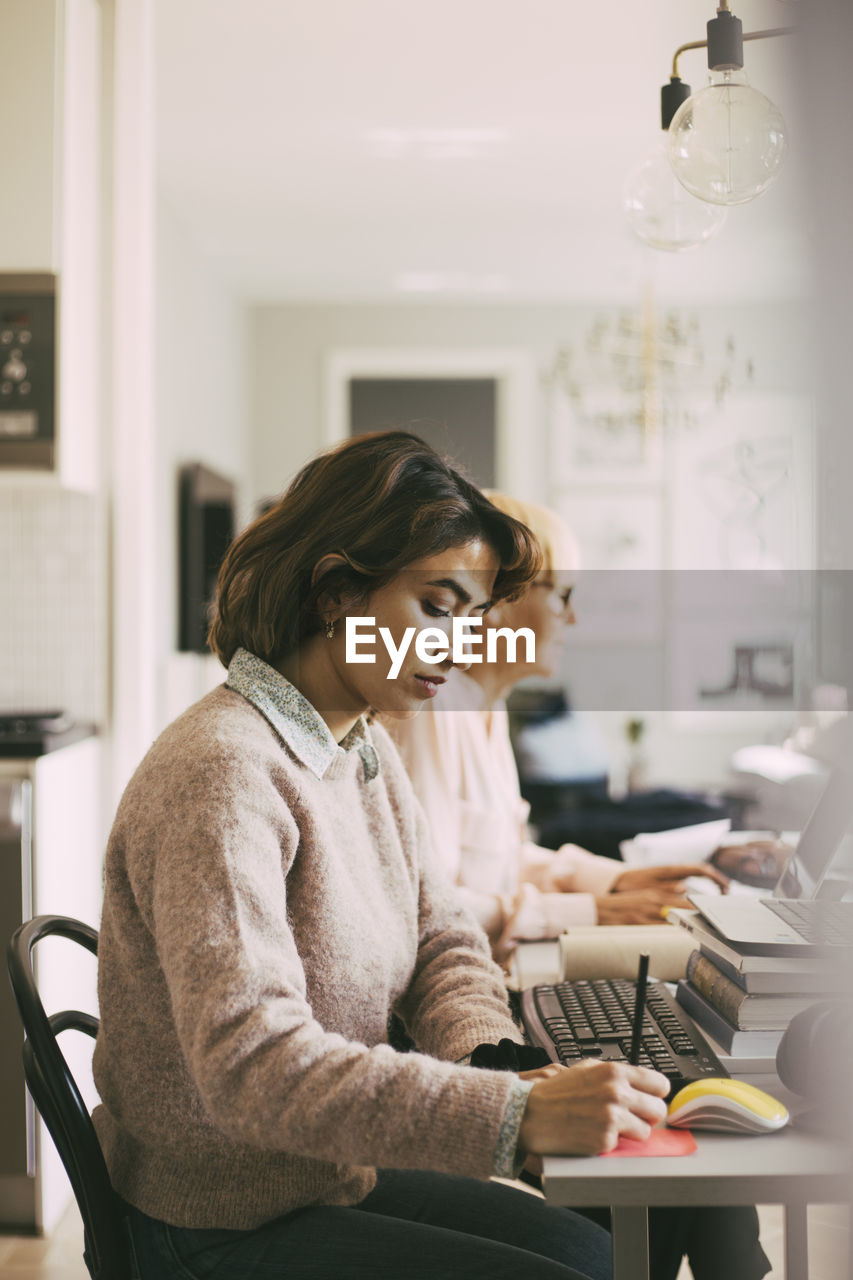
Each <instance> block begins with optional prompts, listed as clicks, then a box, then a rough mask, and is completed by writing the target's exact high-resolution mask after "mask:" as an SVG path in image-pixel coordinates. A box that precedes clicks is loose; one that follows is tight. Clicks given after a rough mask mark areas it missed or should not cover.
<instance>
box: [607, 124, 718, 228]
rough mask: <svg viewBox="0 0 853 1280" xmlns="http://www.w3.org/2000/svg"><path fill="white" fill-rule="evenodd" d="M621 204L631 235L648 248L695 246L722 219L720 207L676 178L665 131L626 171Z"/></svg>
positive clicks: (716, 226)
mask: <svg viewBox="0 0 853 1280" xmlns="http://www.w3.org/2000/svg"><path fill="white" fill-rule="evenodd" d="M622 207H623V209H624V210H625V215H626V217H627V219H628V225H629V226H630V228H631V230H632V231H633V232H634V235H636V236H638V237H639V239H640V240H642V241H643V242H644V243H645V244H647V245H649V246H650V247H651V248H652V249H663V250H665V251H666V252H668V253H684V252H686V251H687V250H690V249H698V248H699V246H700V245H702V244H705V242H706V241H707V240H710V239H711V237H712V236H715V235H716V234H717V232H718V231H719V230H720V228H721V227H722V225H723V223H724V222H725V220H726V210H725V209H724V208H722V207H721V206H720V205H715V204H709V203H708V202H707V201H705V200H698V199H697V198H696V196H693V195H691V194H690V192H689V191H687V190H686V189H685V188H684V187H683V186H682V185H681V183H680V182H679V181H678V180H677V178H676V177H675V174H674V173H673V171H672V166H671V165H670V162H669V153H668V148H667V134H666V133H663V134H661V136H660V138H659V140H658V142H657V143H656V144H655V146H654V147H653V148H652V150H651V151H650V152H649V153H648V154H647V155H646V156H645V157H644V159H643V160H641V161H640V163H639V164H638V165H637V166H636V168H634V169H633V170H632V171H631V173H629V174H628V177H627V179H626V180H625V186H624V187H623V190H622Z"/></svg>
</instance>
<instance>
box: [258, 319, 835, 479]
mask: <svg viewBox="0 0 853 1280" xmlns="http://www.w3.org/2000/svg"><path fill="white" fill-rule="evenodd" d="M638 302H639V299H635V298H627V299H626V304H631V303H634V304H636V303H638ZM596 314H598V311H597V309H594V308H591V307H576V306H574V307H573V306H569V305H565V306H554V305H548V306H536V305H527V306H525V305H519V306H508V305H499V306H495V305H493V306H441V305H438V304H433V305H429V304H422V305H412V304H410V305H408V306H382V305H365V306H355V305H353V306H337V307H335V306H322V305H320V306H317V305H310V304H309V305H304V306H300V305H287V306H278V307H271V306H267V307H261V306H259V307H255V308H253V310H252V313H251V320H250V326H251V327H250V341H251V351H252V376H253V387H252V421H253V431H254V438H255V452H254V459H253V470H252V483H253V493H254V496H255V497H258V496H261V495H263V494H267V493H269V492H270V488H271V486H274V485H276V484H277V485H278V486H279V487H283V485H284V483H285V482H286V480H287V478H288V477H289V476H290V475H291V474H292V472H293V471H294V470H295V469H296V468H297V467H298V466H299V465H301V463H302V462H303V461H304V460H305V459H306V458H307V457H309V456H310V455H311V454H312V453H313V452H314V451H315V450H316V449H317V448H319V446H320V443H321V437H320V424H321V420H322V409H323V364H324V359H325V357H326V355H327V353H328V352H330V351H332V350H334V349H336V348H341V347H344V348H347V347H388V348H393V347H397V348H403V347H440V348H454V347H459V348H469V349H470V348H478V347H515V348H519V349H524V350H527V351H529V352H530V353H531V355H532V356H533V358H534V359H535V360H536V362H537V364H538V365H539V366H540V367H541V368H542V369H543V370H544V368H545V367H546V366H547V364H548V363H549V362H550V361H551V359H552V358H553V355H554V352H555V350H556V348H557V346H558V344H559V343H561V342H563V341H566V340H574V341H579V340H581V339H582V338H583V335H584V333H585V331H586V328H587V327H588V325H589V324H590V322H591V320H592V319H593V317H594V316H595V315H596ZM700 314H701V317H702V324H703V330H704V331H705V332H706V334H707V338H708V345H709V348H714V346H715V344H719V343H721V342H722V340H723V337H724V335H725V334H726V333H728V332H729V331H732V332H734V333H735V334H736V335H737V338H738V341H739V343H740V344H741V349H742V350H748V351H749V353H750V354H751V355H752V356H753V357H754V360H755V365H756V371H757V372H756V388H757V390H774V391H778V392H780V393H786V392H790V393H791V394H794V393H797V392H802V391H804V390H808V389H809V385H810V371H809V370H810V353H809V342H808V324H807V321H806V318H805V317H804V315H803V310H802V308H801V307H799V306H798V305H796V304H794V303H792V304H789V305H785V304H778V305H774V306H766V307H756V306H753V307H741V308H735V307H731V308H712V309H707V310H705V311H702V312H701V313H700ZM538 412H539V418H538V420H537V421H535V422H532V423H531V424H530V426H531V433H537V432H540V431H542V430H543V428H544V414H545V399H544V391H543V394H542V396H541V398H540V401H539V406H538ZM273 491H275V490H274V489H273Z"/></svg>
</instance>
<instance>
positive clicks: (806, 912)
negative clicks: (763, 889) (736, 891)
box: [763, 898, 853, 947]
mask: <svg viewBox="0 0 853 1280" xmlns="http://www.w3.org/2000/svg"><path fill="white" fill-rule="evenodd" d="M763 903H764V906H765V907H769V908H770V910H771V911H772V912H773V913H774V915H777V916H778V917H779V919H780V920H784V922H785V924H787V925H790V926H791V928H792V929H793V930H794V932H795V933H798V934H799V935H800V937H801V938H803V939H804V940H805V941H806V942H816V943H821V942H823V943H829V944H830V945H831V946H840V947H849V946H851V945H853V902H825V901H823V900H822V899H820V898H806V899H805V900H804V901H799V900H797V899H791V898H781V899H779V898H764V899H763Z"/></svg>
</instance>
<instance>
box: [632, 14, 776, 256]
mask: <svg viewBox="0 0 853 1280" xmlns="http://www.w3.org/2000/svg"><path fill="white" fill-rule="evenodd" d="M795 30H796V28H794V27H775V28H770V29H768V30H765V31H751V32H747V33H744V31H743V24H742V23H741V21H740V19H739V18H736V17H735V16H734V14H733V13H732V12H731V10H730V9H729V0H720V4H719V7H718V9H717V16H716V17H715V18H712V19H711V20H710V21H709V22H708V24H707V32H708V38H707V40H696V41H693V42H691V43H689V44H683V45H681V46H680V47H679V48H678V49H676V51H675V55H674V56H673V60H672V75H671V77H670V81H669V84H665V85H663V87H662V88H661V128H662V130H663V136H662V138H661V139H659V141H658V143H657V145H656V146H655V148H654V149H653V150H652V151H651V152H650V153H649V154H648V155H647V156H646V158H645V159H644V160H643V161H641V162H640V163H639V164H638V165H637V166H636V168H635V169H634V170H632V172H631V173H630V174H629V176H628V179H627V181H626V183H625V187H624V189H623V198H622V202H623V207H624V209H625V213H626V215H627V218H628V222H629V225H630V226H631V229H632V231H633V232H634V233H635V234H636V235H637V236H639V238H640V239H641V240H643V241H645V243H646V244H648V245H650V246H651V247H652V248H653V249H665V250H668V251H670V252H674V253H678V252H682V251H684V250H685V249H694V248H697V247H698V246H699V245H700V244H704V242H705V241H706V240H709V239H710V238H711V236H713V235H716V233H717V232H718V231H719V229H720V227H721V226H722V225H723V222H724V221H725V216H726V207H727V206H728V205H733V204H744V203H746V202H747V201H749V200H753V199H755V197H756V196H757V195H760V194H761V192H762V191H765V190H766V189H767V187H768V186H770V184H771V183H772V182H773V181H774V180H775V179H776V177H777V176H778V174H779V170H780V168H781V167H782V164H783V162H784V159H785V151H786V147H787V141H786V126H785V122H784V120H783V119H782V115H781V113H780V111H779V110H778V108H777V107H775V106H774V104H773V103H772V102H771V101H770V99H769V98H767V97H765V96H764V94H763V93H760V92H759V91H758V90H757V89H753V88H752V87H751V86H750V85H749V83H748V82H747V78H746V73H745V72H744V70H743V44H744V41H745V40H763V39H767V38H769V37H771V36H781V35H789V34H791V33H792V32H793V31H795ZM704 48H707V50H708V68H709V78H708V85H707V86H706V88H704V89H700V90H699V92H698V93H696V94H692V93H691V88H690V85H689V84H685V83H684V81H683V80H681V78H680V76H679V74H678V59H679V57H680V55H681V54H682V53H685V52H686V51H687V50H688V49H704Z"/></svg>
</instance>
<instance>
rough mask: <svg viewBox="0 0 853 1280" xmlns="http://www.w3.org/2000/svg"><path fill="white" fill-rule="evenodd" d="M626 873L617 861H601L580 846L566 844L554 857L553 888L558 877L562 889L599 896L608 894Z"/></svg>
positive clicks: (606, 859) (622, 865)
mask: <svg viewBox="0 0 853 1280" xmlns="http://www.w3.org/2000/svg"><path fill="white" fill-rule="evenodd" d="M624 870H625V863H624V862H619V861H618V860H617V859H616V858H602V857H600V856H599V855H598V854H596V853H590V852H589V851H588V850H587V849H582V848H581V847H580V845H577V844H564V845H563V846H562V847H561V848H560V849H558V850H557V852H556V853H555V854H554V861H553V862H552V864H551V879H552V886H553V887H556V883H555V881H556V879H557V877H559V879H560V881H561V882H562V883H561V884H560V887H561V888H565V889H570V890H571V891H574V892H579V893H592V894H595V895H596V896H599V895H603V894H605V893H609V892H610V890H611V889H612V887H613V884H614V882H615V881H616V880H618V879H619V877H620V876H621V874H622V872H623V871H624Z"/></svg>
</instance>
